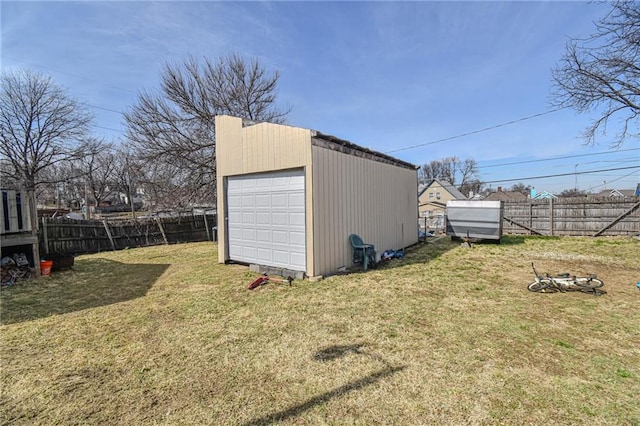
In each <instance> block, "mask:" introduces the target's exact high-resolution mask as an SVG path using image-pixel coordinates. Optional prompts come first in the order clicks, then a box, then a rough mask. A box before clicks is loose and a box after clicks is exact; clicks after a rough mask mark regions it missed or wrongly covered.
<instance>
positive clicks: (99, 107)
mask: <svg viewBox="0 0 640 426" xmlns="http://www.w3.org/2000/svg"><path fill="white" fill-rule="evenodd" d="M83 104H84V105H86V106H90V107H91V108H97V109H101V110H104V111H109V112H115V113H116V114H123V112H122V111H116V110H115V109H109V108H105V107H101V106H98V105H91V104H88V103H86V102H83Z"/></svg>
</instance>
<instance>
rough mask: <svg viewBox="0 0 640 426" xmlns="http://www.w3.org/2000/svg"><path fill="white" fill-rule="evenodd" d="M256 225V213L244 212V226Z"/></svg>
mask: <svg viewBox="0 0 640 426" xmlns="http://www.w3.org/2000/svg"><path fill="white" fill-rule="evenodd" d="M255 223H256V213H255V212H253V211H249V212H248V211H246V210H242V224H243V225H246V224H255Z"/></svg>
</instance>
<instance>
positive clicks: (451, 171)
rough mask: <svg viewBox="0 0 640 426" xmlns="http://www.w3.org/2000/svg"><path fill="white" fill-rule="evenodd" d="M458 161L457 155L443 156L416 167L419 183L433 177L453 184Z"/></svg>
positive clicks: (426, 181)
mask: <svg viewBox="0 0 640 426" xmlns="http://www.w3.org/2000/svg"><path fill="white" fill-rule="evenodd" d="M459 161H460V160H459V159H458V157H445V158H443V159H442V160H433V161H430V162H428V163H425V164H423V165H422V166H421V167H420V169H418V178H419V179H420V182H421V183H425V184H426V183H429V182H430V181H431V180H433V179H441V180H445V181H447V182H449V183H450V184H452V185H455V183H456V169H457V165H458V163H459Z"/></svg>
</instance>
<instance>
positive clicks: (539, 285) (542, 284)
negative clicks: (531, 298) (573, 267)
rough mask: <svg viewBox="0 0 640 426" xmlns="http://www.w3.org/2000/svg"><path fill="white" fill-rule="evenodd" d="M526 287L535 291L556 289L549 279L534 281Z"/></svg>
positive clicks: (552, 291)
mask: <svg viewBox="0 0 640 426" xmlns="http://www.w3.org/2000/svg"><path fill="white" fill-rule="evenodd" d="M527 289H528V290H529V291H533V292H535V293H555V292H557V291H558V289H557V288H556V286H554V285H553V282H552V281H551V280H540V281H534V282H532V283H531V284H529V285H528V286H527Z"/></svg>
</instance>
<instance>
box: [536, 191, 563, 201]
mask: <svg viewBox="0 0 640 426" xmlns="http://www.w3.org/2000/svg"><path fill="white" fill-rule="evenodd" d="M549 198H553V199H556V198H558V197H557V196H555V195H553V194H552V193H550V192H547V191H542V192H538V193H537V194H536V196H535V197H533V200H545V199H549Z"/></svg>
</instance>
